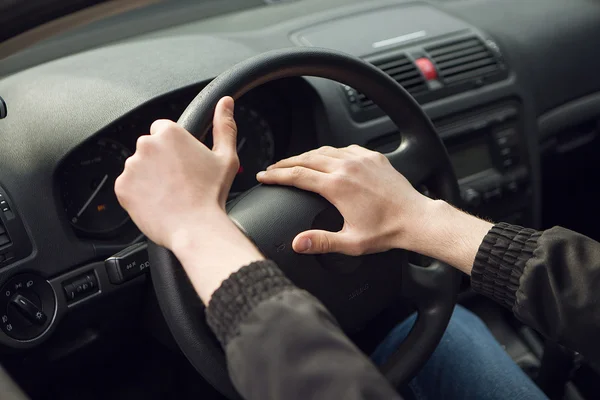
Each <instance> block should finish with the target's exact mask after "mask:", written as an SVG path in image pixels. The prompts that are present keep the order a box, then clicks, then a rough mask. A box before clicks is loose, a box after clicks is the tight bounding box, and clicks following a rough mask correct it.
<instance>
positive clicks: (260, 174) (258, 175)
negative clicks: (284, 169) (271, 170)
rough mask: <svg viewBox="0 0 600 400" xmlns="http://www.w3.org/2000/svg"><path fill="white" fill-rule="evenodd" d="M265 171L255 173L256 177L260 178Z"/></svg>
mask: <svg viewBox="0 0 600 400" xmlns="http://www.w3.org/2000/svg"><path fill="white" fill-rule="evenodd" d="M266 174H267V173H266V172H265V171H260V172H259V173H258V174H256V179H260V178H262V177H264V176H265V175H266Z"/></svg>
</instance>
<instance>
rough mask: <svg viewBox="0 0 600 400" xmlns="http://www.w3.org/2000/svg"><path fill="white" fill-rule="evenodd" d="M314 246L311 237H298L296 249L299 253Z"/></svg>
mask: <svg viewBox="0 0 600 400" xmlns="http://www.w3.org/2000/svg"><path fill="white" fill-rule="evenodd" d="M311 246H312V240H310V238H307V237H303V238H300V239H298V242H297V243H296V251H297V252H298V253H304V252H306V251H308V250H310V248H311Z"/></svg>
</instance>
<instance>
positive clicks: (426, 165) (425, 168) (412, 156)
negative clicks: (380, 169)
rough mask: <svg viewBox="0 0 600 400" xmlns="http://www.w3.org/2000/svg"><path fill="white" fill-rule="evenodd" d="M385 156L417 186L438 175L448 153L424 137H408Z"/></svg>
mask: <svg viewBox="0 0 600 400" xmlns="http://www.w3.org/2000/svg"><path fill="white" fill-rule="evenodd" d="M424 136H425V135H424ZM385 156H386V157H387V158H388V160H390V163H391V164H392V166H393V167H394V168H396V170H397V171H398V172H400V173H402V175H404V176H405V177H406V179H408V181H409V182H410V183H411V184H412V185H413V186H415V187H416V186H417V185H420V184H424V183H425V182H427V181H428V180H429V179H430V178H431V177H433V176H435V175H437V174H438V173H439V172H440V170H442V169H443V168H444V163H445V162H446V160H447V158H446V157H447V155H446V154H444V152H441V151H440V149H439V146H435V145H433V144H432V143H430V141H429V140H425V139H424V138H417V139H414V138H406V139H404V140H403V141H402V143H401V144H400V146H399V147H398V148H397V149H396V150H394V151H393V152H391V153H388V154H386V155H385Z"/></svg>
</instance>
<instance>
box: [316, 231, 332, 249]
mask: <svg viewBox="0 0 600 400" xmlns="http://www.w3.org/2000/svg"><path fill="white" fill-rule="evenodd" d="M331 244H332V243H331V240H330V239H329V237H328V236H327V235H321V237H320V238H319V244H318V246H317V247H318V249H319V252H320V253H327V252H329V251H330V250H331Z"/></svg>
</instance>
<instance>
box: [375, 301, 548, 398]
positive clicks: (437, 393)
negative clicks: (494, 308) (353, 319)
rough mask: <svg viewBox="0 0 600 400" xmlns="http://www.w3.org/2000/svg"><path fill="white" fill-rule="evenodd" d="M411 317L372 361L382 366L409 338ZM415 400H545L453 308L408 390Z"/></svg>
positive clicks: (481, 330)
mask: <svg viewBox="0 0 600 400" xmlns="http://www.w3.org/2000/svg"><path fill="white" fill-rule="evenodd" d="M415 317H416V315H412V316H411V317H410V318H408V319H407V320H406V321H404V322H402V323H401V324H399V325H398V326H396V327H395V328H394V329H393V330H392V332H391V333H390V334H389V335H388V336H387V337H386V339H385V340H384V341H383V342H382V343H381V344H380V345H379V346H378V347H377V349H375V352H374V353H373V355H372V358H373V361H374V362H375V363H376V364H379V365H381V364H383V363H384V362H385V361H386V360H387V358H388V357H389V356H390V355H392V354H393V353H394V351H395V350H396V348H397V347H398V345H399V344H400V343H401V342H402V341H403V340H404V338H405V337H406V336H407V335H408V332H409V331H410V328H411V327H412V325H413V324H414V321H415ZM408 389H409V390H410V391H411V392H412V394H413V395H414V397H415V399H417V400H425V399H427V400H439V399H451V400H453V399H461V400H475V399H477V400H479V399H485V400H496V399H498V400H506V399H510V400H520V399H527V400H530V399H534V400H535V399H547V397H546V395H545V394H544V393H543V392H542V391H541V390H540V389H539V388H538V387H537V386H536V385H535V384H534V383H533V381H532V380H531V379H529V377H528V376H527V375H526V374H525V373H524V372H523V371H522V370H521V369H520V368H519V367H518V366H517V364H515V362H514V361H513V360H512V359H511V358H510V357H509V356H508V354H507V353H506V352H505V351H504V349H502V347H501V346H500V344H499V343H498V342H497V341H496V339H495V338H494V337H493V336H492V334H491V332H490V331H489V330H488V329H487V327H486V326H485V324H484V323H483V322H482V321H481V320H480V319H479V318H478V317H477V316H476V315H475V314H473V313H471V312H470V311H468V310H467V309H465V308H463V307H461V306H457V307H456V309H455V310H454V313H453V314H452V318H451V319H450V324H449V325H448V329H447V330H446V333H444V336H443V337H442V340H441V342H440V344H439V345H438V347H437V349H436V350H435V351H434V352H433V355H432V356H431V358H430V359H429V361H427V363H426V364H425V366H424V367H423V369H422V370H421V371H420V372H419V374H418V375H417V376H416V377H415V378H414V379H413V380H412V381H410V383H409V384H408Z"/></svg>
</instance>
